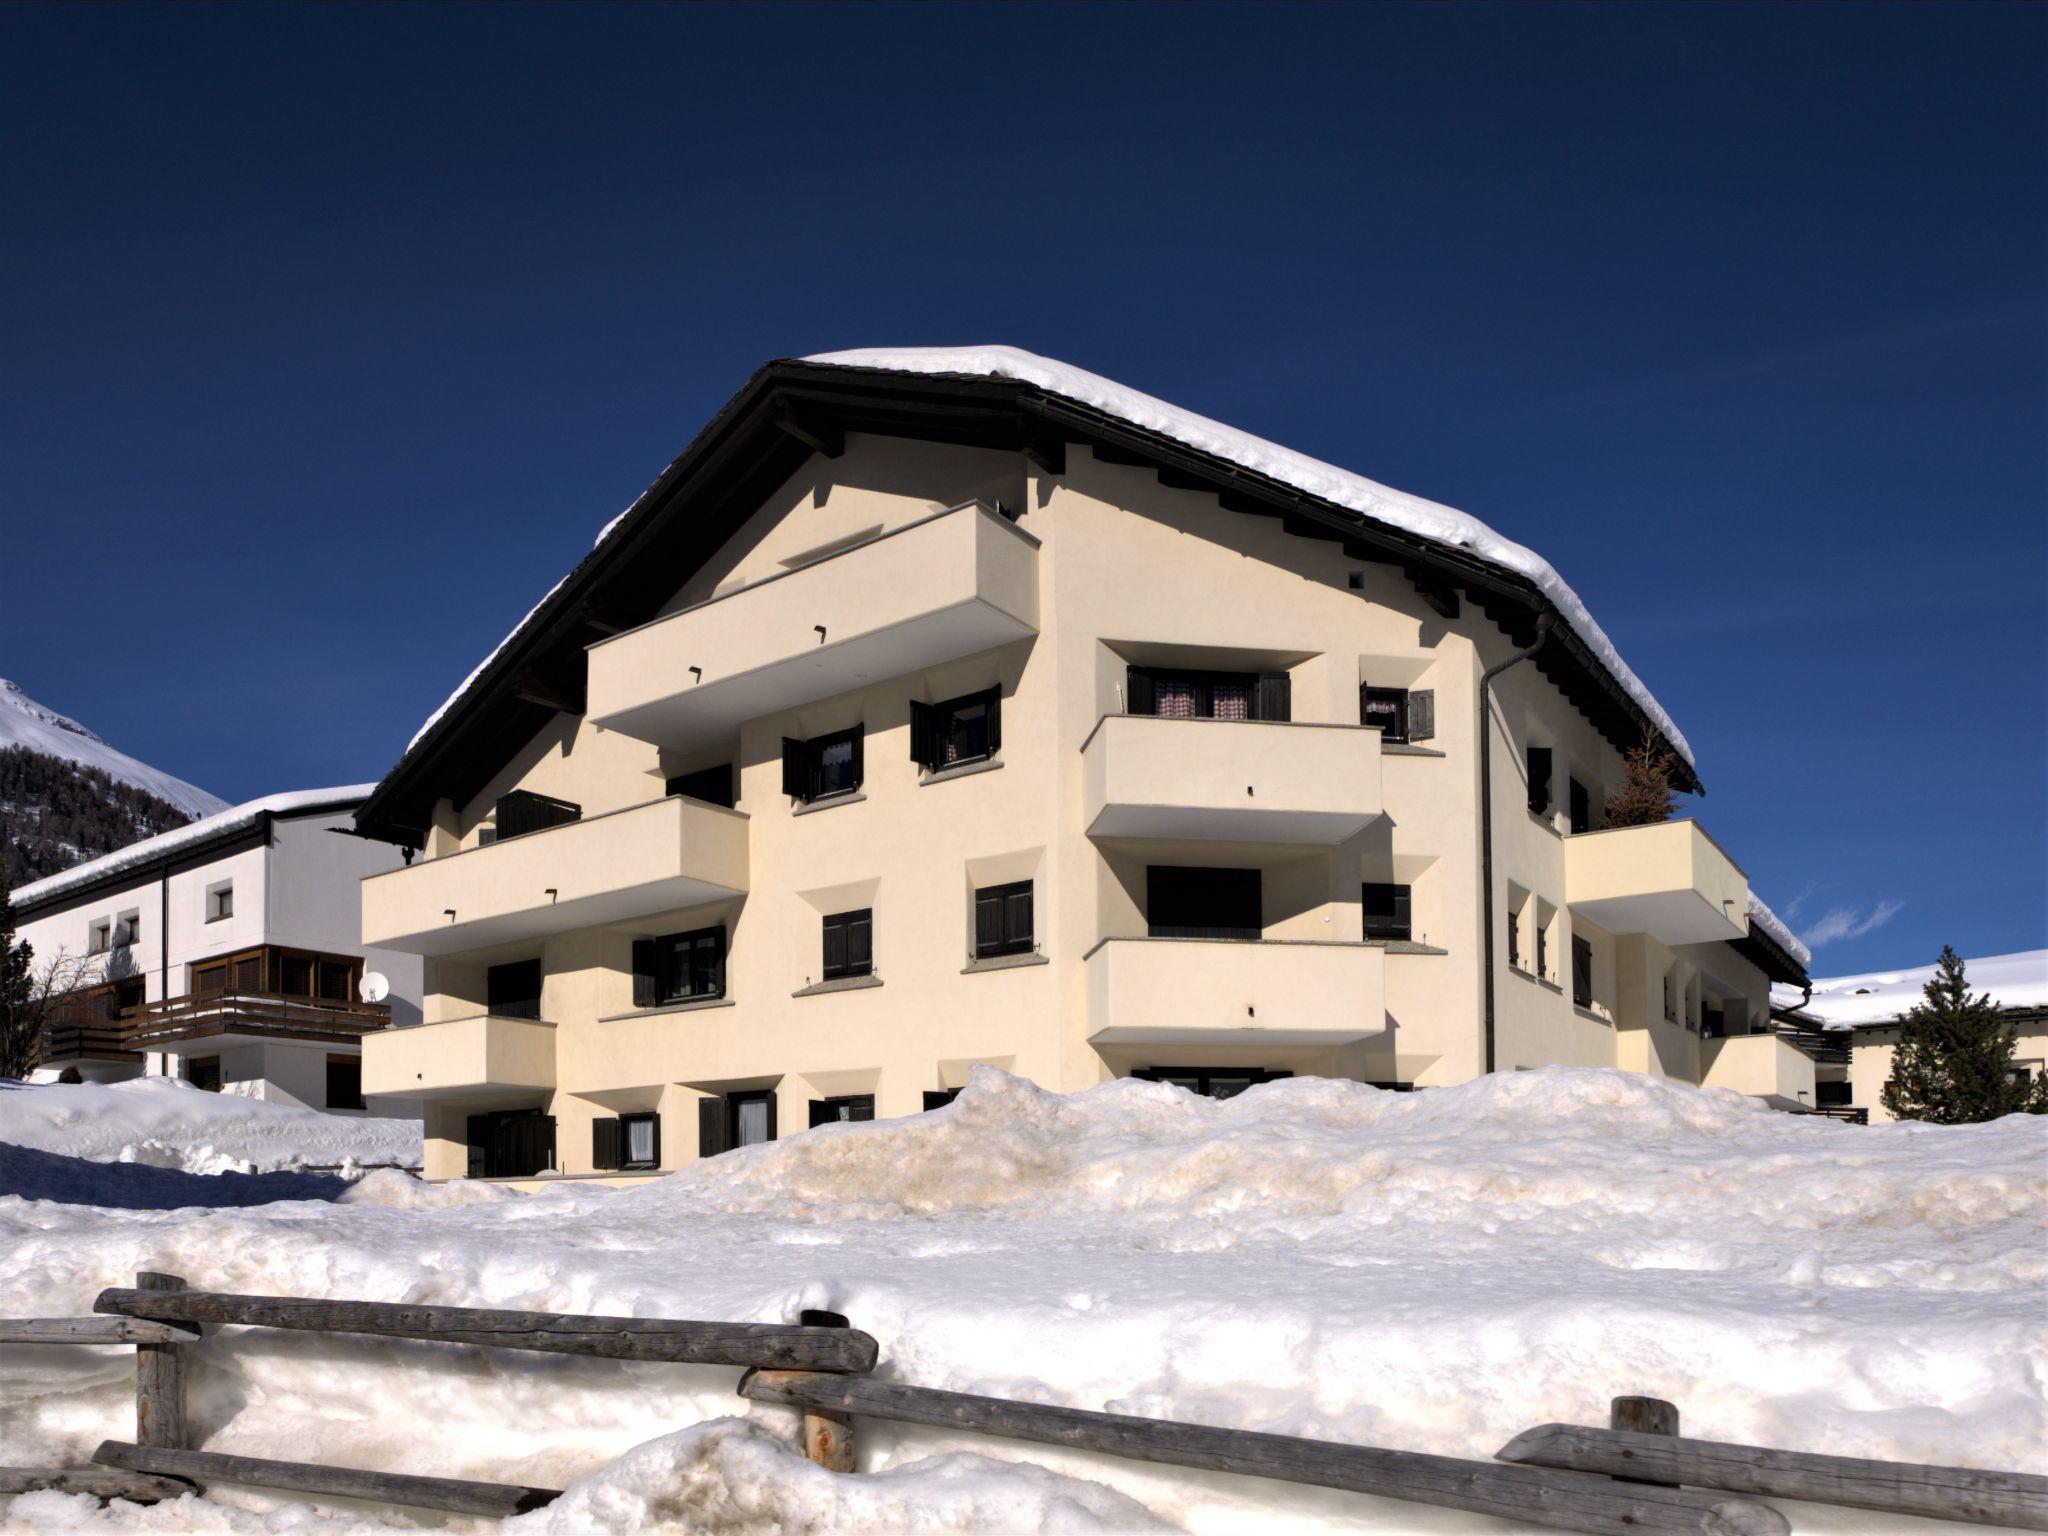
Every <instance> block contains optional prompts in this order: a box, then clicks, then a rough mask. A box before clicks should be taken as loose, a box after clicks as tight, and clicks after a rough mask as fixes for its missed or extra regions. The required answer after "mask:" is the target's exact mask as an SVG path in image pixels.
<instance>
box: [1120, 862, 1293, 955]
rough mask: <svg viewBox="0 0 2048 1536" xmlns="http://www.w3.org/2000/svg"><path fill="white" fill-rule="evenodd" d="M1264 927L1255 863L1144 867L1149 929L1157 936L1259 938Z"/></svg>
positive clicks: (1147, 928)
mask: <svg viewBox="0 0 2048 1536" xmlns="http://www.w3.org/2000/svg"><path fill="white" fill-rule="evenodd" d="M1263 927H1264V916H1263V912H1262V908H1261V904H1260V891H1259V872H1258V871H1257V870H1256V869H1200V868H1193V867H1189V866H1186V865H1178V864H1154V865H1151V866H1149V867H1148V868H1147V869H1146V870H1145V931H1146V932H1147V933H1149V934H1150V935H1151V936H1152V937H1153V938H1155V939H1256V938H1258V937H1259V936H1260V933H1261V932H1262V931H1263Z"/></svg>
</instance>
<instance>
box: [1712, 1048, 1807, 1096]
mask: <svg viewBox="0 0 2048 1536" xmlns="http://www.w3.org/2000/svg"><path fill="white" fill-rule="evenodd" d="M1813 1081H1814V1069H1813V1058H1812V1057H1811V1056H1809V1055H1807V1054H1806V1053H1805V1052H1804V1051H1802V1050H1800V1049H1799V1048H1798V1047H1797V1046H1796V1045H1794V1044H1792V1042H1791V1041H1789V1040H1787V1039H1785V1038H1784V1037H1783V1036H1782V1035H1776V1034H1763V1035H1730V1036H1728V1037H1727V1038H1726V1039H1722V1040H1702V1041H1701V1042H1700V1086H1701V1087H1702V1088H1733V1089H1734V1090H1735V1091H1736V1092H1737V1093H1746V1094H1748V1095H1749V1096H1750V1097H1751V1098H1756V1099H1763V1100H1765V1101H1766V1102H1768V1103H1770V1104H1772V1105H1774V1106H1776V1107H1777V1108H1779V1109H1811V1108H1812V1107H1813V1103H1814V1091H1813Z"/></svg>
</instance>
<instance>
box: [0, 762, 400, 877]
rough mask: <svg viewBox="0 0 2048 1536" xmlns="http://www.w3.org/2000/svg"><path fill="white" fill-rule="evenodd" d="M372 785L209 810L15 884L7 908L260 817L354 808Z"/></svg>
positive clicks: (306, 792)
mask: <svg viewBox="0 0 2048 1536" xmlns="http://www.w3.org/2000/svg"><path fill="white" fill-rule="evenodd" d="M376 787H377V786H376V785H374V784H345V785H341V786H339V787H337V788H334V789H293V790H286V791H284V792H283V793H281V794H275V795H264V796H262V797H261V798H260V799H256V800H245V801H243V802H242V803H241V804H240V805H231V806H229V807H228V808H227V809H226V810H224V811H216V812H214V813H213V815H211V816H202V817H201V818H200V819H199V820H197V821H189V822H187V823H186V824H185V825H184V826H182V827H173V828H172V829H171V830H170V831H168V832H159V833H158V834H157V835H156V836H155V837H146V838H144V839H143V840H142V841H141V842H139V843H130V844H129V845H128V846H127V847H126V848H116V849H115V850H114V851H113V852H112V853H103V854H101V855H100V856H99V857H98V858H96V859H88V860H86V862H85V863H83V864H74V865H72V866H71V868H69V869H64V870H59V871H58V872H57V873H56V874H54V875H45V876H44V877H43V878H42V879H40V880H31V881H30V882H29V883H28V884H27V885H23V886H17V887H16V888H15V889H14V891H13V892H12V893H11V895H10V897H9V902H8V904H9V905H10V906H26V905H28V904H30V903H32V902H37V901H43V900H46V899H47V898H49V897H52V896H61V895H63V894H64V893H65V892H66V891H69V890H73V889H75V888H77V887H79V886H85V885H90V884H92V883H93V882H94V881H95V880H101V879H104V878H105V877H107V876H109V875H117V874H119V873H121V872H122V871H123V870H126V869H133V868H135V867H137V866H139V865H143V864H147V863H149V862H150V861H151V860H152V859H159V858H163V857H166V856H167V855H170V854H173V853H176V852H177V851H178V850H179V849H180V848H185V847H190V846H192V845H194V844H197V843H203V842H206V841H208V840H209V839H211V838H214V837H218V836H221V835H222V834H224V833H228V832H233V831H236V830H238V829H240V828H241V827H244V826H254V825H255V824H256V822H257V821H258V820H259V819H260V818H262V817H264V816H282V815H289V814H291V813H292V812H294V811H311V810H322V809H327V808H329V807H332V806H339V805H351V804H360V803H361V802H363V801H364V800H367V799H369V797H370V791H371V790H373V789H375V788H376Z"/></svg>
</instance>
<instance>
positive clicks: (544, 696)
mask: <svg viewBox="0 0 2048 1536" xmlns="http://www.w3.org/2000/svg"><path fill="white" fill-rule="evenodd" d="M512 692H513V695H514V697H516V698H521V699H524V700H526V702H527V703H529V704H538V705H540V706H541V707H542V708H543V709H554V710H560V711H561V712H562V713H564V714H569V715H580V714H582V713H583V701H582V700H581V699H578V698H574V697H572V696H571V695H570V694H569V693H568V692H566V691H565V690H563V689H560V688H557V687H555V686H554V685H553V684H552V683H550V682H549V681H548V680H547V679H546V678H544V677H542V676H541V675H540V674H539V673H538V672H522V673H520V674H519V676H518V678H517V680H516V681H514V683H513V684H512Z"/></svg>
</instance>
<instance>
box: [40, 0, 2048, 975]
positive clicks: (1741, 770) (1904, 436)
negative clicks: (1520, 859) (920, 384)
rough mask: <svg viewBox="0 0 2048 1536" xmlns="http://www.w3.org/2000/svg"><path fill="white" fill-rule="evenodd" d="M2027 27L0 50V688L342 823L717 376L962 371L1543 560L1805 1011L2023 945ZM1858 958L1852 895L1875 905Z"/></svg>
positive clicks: (228, 23) (648, 16) (1101, 32)
mask: <svg viewBox="0 0 2048 1536" xmlns="http://www.w3.org/2000/svg"><path fill="white" fill-rule="evenodd" d="M2044 59H2048V9H2044V8H2043V7H2040V6H1998V7H1992V8H1986V9H1974V8H1971V7H1968V6H1946V7H1941V8H1925V9H1923V8H1918V7H1912V6H1887V7H1883V8H1875V9H1853V8H1846V7H1800V8H1792V9H1778V8H1772V7H1765V6H1740V7H1729V8H1725V9H1711V10H1710V9H1687V8H1674V7H1668V6H1666V7H1657V8H1653V9H1640V10H1638V9H1627V8H1620V7H1611V6H1580V7H1575V8H1571V9H1545V8H1538V7H1523V8H1516V9H1505V10H1496V9H1489V8H1485V7H1476V6H1459V7H1451V8H1443V9H1411V8H1389V7H1379V8H1373V7H1364V6H1354V7H1343V8H1335V7H1332V8H1309V7H1273V8H1267V9H1233V8H1227V7H1221V6H1202V7H1199V8H1192V9H1175V8H1168V7H1146V6H1123V7H1119V8H1116V9H1108V10H1093V9H1087V8H1068V7H1061V6H1054V5H1036V6H1031V7H1029V8H1019V9H1004V8H987V7H978V8H952V9H947V8H939V7H917V8H910V9H903V10H892V9H854V8H850V7H848V8H833V9H805V8H801V7H794V6H778V7H772V8H763V9H755V10H729V9H716V8H709V7H693V8H689V9H672V10H662V9H651V8H623V9H590V8H553V9H544V10H517V9H509V10H508V9H486V8H468V7H463V8H440V9H429V8H423V7H391V6H380V7H363V8H359V9H323V8H312V7H299V8H291V9H262V8H256V7H247V6H235V7H216V8H207V9H190V10H145V9H136V8H129V7H118V8H80V7H67V8H62V9H46V10H38V9H25V8H18V7H10V8H7V9H4V10H0V132H4V141H0V142H4V151H0V221H4V222H0V317H4V319H0V518H4V541H0V675H5V676H9V677H12V678H14V679H16V680H17V681H18V682H20V683H21V684H22V685H23V686H24V687H25V688H26V689H27V690H28V691H29V693H30V694H32V695H33V696H34V697H36V698H38V699H40V700H42V701H43V702H44V703H46V704H49V705H51V706H53V707H56V708H59V709H62V710H65V711H68V712H70V713H72V714H75V715H78V716H79V717H81V718H82V719H84V720H85V721H87V722H88V723H90V724H91V725H93V726H94V727H95V728H96V729H98V730H99V731H100V732H101V733H102V734H103V735H105V736H107V737H108V738H109V739H110V740H111V741H113V742H114V743H115V744H116V745H117V746H120V747H122V748H124V749H125V750H127V751H130V752H133V753H135V754H136V755H138V756H140V757H142V758H144V759H146V760H148V761H150V762H152V763H155V764H158V765H160V766H162V767H164V768H166V769H169V770H171V771H172V772H175V773H178V774H180V775H182V776H184V777H186V778H189V779H191V780H193V781H195V782H197V783H200V784H203V785H205V786H207V787H208V788H210V789H212V790H214V791H215V792H216V793H218V794H221V795H224V796H226V797H228V798H230V799H240V798H245V797H247V796H251V795H255V794H260V793H264V792H267V791H270V790H274V789H279V788H292V787H303V786H308V785H314V784H331V783H345V782H349V781H351V780H355V779H374V778H376V777H378V776H380V775H381V774H382V773H383V772H384V771H385V770H386V769H387V768H388V767H389V766H390V765H391V763H392V762H393V761H394V760H395V759H396V757H397V755H398V753H399V751H400V749H401V748H402V747H403V745H404V743H405V741H406V739H407V738H408V737H409V736H410V735H411V733H412V731H413V730H414V728H415V727H416V726H417V725H418V723H419V722H420V720H421V719H422V718H423V717H424V716H425V715H426V714H427V712H428V711H429V710H431V709H432V708H433V707H434V706H435V705H436V704H437V703H438V702H439V701H440V700H441V698H442V697H443V696H444V695H445V694H446V693H447V692H448V690H449V689H450V688H451V687H452V686H453V685H454V683H455V682H456V681H457V680H459V679H460V678H461V677H462V676H463V674H464V673H465V672H466V671H467V670H468V669H469V667H470V666H471V665H473V664H474V663H475V661H476V660H477V659H478V658H479V657H480V656H481V655H482V654H483V652H484V651H485V650H487V649H488V648H489V647H490V646H491V645H493V644H495V643H496V641H497V640H498V638H499V637H500V635H502V634H503V632H504V631H505V630H506V629H507V628H508V627H509V626H510V625H511V624H512V623H513V622H514V621H515V620H516V619H517V618H518V617H519V615H520V614H522V613H523V612H524V611H525V610H526V608H527V607H528V605H529V604H530V603H531V602H532V601H533V600H534V599H535V598H536V597H537V596H538V595H539V594H540V593H541V592H542V591H544V590H545V589H546V588H547V587H548V585H549V584H550V583H552V582H553V581H554V580H555V578H556V577H557V576H559V575H560V574H561V573H562V572H563V571H564V570H566V569H567V568H568V566H569V565H570V564H571V563H573V562H574V561H575V560H576V559H577V558H578V557H579V556H580V555H581V553H582V552H583V551H584V550H585V549H586V548H587V547H588V546H589V543H590V540H591V538H592V536H593V535H594V534H595V532H596V530H597V529H598V528H599V527H600V526H601V525H602V524H603V523H604V522H605V521H606V520H607V519H609V518H610V517H611V516H612V515H613V514H615V513H616V512H617V511H619V509H620V508H622V507H623V506H625V505H626V504H627V502H629V501H630V500H631V499H632V498H633V496H634V495H636V494H637V493H638V492H639V491H640V490H641V488H642V487H643V486H644V485H645V484H646V483H647V482H648V481H649V480H650V479H651V478H652V477H653V476H654V475H655V474H656V473H657V472H658V471H659V470H660V469H661V467H662V466H663V465H664V464H665V463H666V462H667V461H668V459H669V458H670V457H671V456H672V455H673V454H674V453H675V452H676V451H677V450H678V449H679V448H681V447H682V445H683V444H684V443H685V442H686V441H688V439H689V438H690V436H691V435H692V433H694V432H695V430H696V429H697V427H698V426H699V425H700V424H701V423H702V422H703V421H704V419H705V418H706V417H707V416H708V415H709V414H710V413H711V412H712V411H713V410H714V409H716V407H717V406H718V405H719V403H720V402H721V401H722V400H723V399H724V398H725V397H726V396H727V395H728V394H729V393H730V392H731V391H732V390H733V389H734V388H735V387H737V386H738V384H739V383H740V381H741V380H742V379H744V378H745V377H746V375H747V373H748V372H749V370H751V369H752V368H753V367H754V366H755V365H756V364H758V363H760V362H762V361H764V360H766V359H768V358H773V357H779V356H788V355H792V354H801V353H806V352H814V351H820V350H824V349H827V348H836V347H846V346H862V345H885V344H897V345H902V344H937V343H949V344H950V343H962V342H981V341H1005V342H1010V343H1013V344H1015V345H1018V346H1023V347H1028V348H1031V349H1033V350H1035V351H1040V352H1044V353H1049V354H1051V355H1053V356H1057V357H1062V358H1066V359H1068V360H1071V361H1073V362H1076V363H1079V364H1082V365H1083V366H1086V367H1089V368H1092V369H1095V370H1096V371H1098V372H1102V373H1107V374H1109V375H1111V376H1112V377H1115V378H1118V379H1121V380H1123V381H1125V382H1127V383H1130V384H1133V385H1136V386H1138V387H1140V388H1143V389H1146V390H1150V391H1152V392H1154V393H1157V394H1161V395H1164V396H1166V397H1168V398H1169V399H1173V400H1175V401H1178V402H1180V403H1182V404H1185V405H1187V406H1190V407H1192V408H1194V409H1197V410H1200V411H1203V412H1205V413H1208V414H1210V415H1213V416H1217V417H1221V418H1222V419H1224V420H1227V421H1230V422H1232V423H1234V424H1237V425H1240V426H1243V427H1245V428H1248V429H1250V430H1253V431H1256V432H1259V433H1262V434H1264V435H1267V436H1270V437H1273V438H1277V439H1279V440H1281V441H1283V442H1285V443H1287V444H1289V445H1290V446H1293V447H1297V448H1300V449H1303V450H1305V451H1307V452H1310V453H1314V454H1317V455H1320V456H1322V457H1324V458H1328V459H1331V460H1334V461H1336V462H1337V463H1340V464H1343V465H1346V466H1348V467H1351V468H1354V469H1357V470H1360V471H1361V472H1363V473H1366V474H1369V475H1371V476H1373V477H1375V478H1377V479H1380V480H1383V481H1386V482H1388V483H1390V484H1393V485H1397V486H1400V487H1402V488H1404V489H1408V490H1412V491H1416V492H1419V493H1421V494H1424V495H1428V496H1433V497H1436V498H1438V499H1441V500H1444V501H1448V502H1450V503H1452V504H1453V505H1456V506H1460V507H1464V508H1466V509H1468V510H1470V511H1473V512H1475V513H1477V514H1478V515H1480V516H1481V517H1484V518H1485V519H1487V520H1488V521H1490V522H1491V523H1493V524H1494V525H1495V526H1496V527H1498V528H1500V529H1501V530H1502V531H1504V532H1506V533H1508V534H1509V535H1511V536H1513V537H1515V538H1518V539H1521V540H1523V541H1524V542H1526V543H1528V544H1530V545H1532V546H1534V547H1535V548H1537V549H1538V550H1540V551H1542V552H1543V553H1544V554H1546V555H1547V556H1549V558H1550V559H1551V560H1552V561H1553V562H1554V563H1555V564H1556V565H1557V566H1558V567H1559V568H1560V569H1561V570H1562V571H1563V572H1564V574H1565V576H1566V578H1567V579H1568V580H1569V581H1571V582H1572V583H1573V584H1574V585H1575V586H1576V587H1577V588H1578V590H1579V592H1580V593H1581V594H1582V595H1583V596H1584V597H1585V598H1586V600H1587V601H1588V603H1589V604H1590V605H1591V606H1592V608H1593V610H1594V612H1595V613H1596V614H1597V615H1598V616H1599V618H1600V620H1601V622H1602V623H1603V624H1604V625H1605V626H1606V627H1607V629H1608V631H1609V632H1610V633H1611V634H1612V635H1613V636H1614V637H1615V639H1616V640H1617V642H1618V643H1619V644H1620V646H1621V648H1622V650H1623V653H1624V654H1625V655H1626V656H1627V657H1628V658H1629V660H1630V662H1631V664H1632V665H1633V666H1634V667H1635V668H1636V670H1637V671H1638V672H1640V673H1641V674H1642V676H1643V677H1644V678H1645V679H1646V680H1647V681H1648V682H1649V684H1650V685H1651V687H1652V688H1653V689H1655V690H1656V692H1657V694H1658V695H1659V697H1660V698H1661V699H1662V700H1663V702H1664V703H1665V705H1666V706H1667V707H1668V708H1669V709H1670V710H1671V711H1672V713H1673V714H1674V715H1675V716H1676V717H1677V719H1678V721H1679V723H1680V725H1681V726H1682V727H1683V728H1684V729H1685V730H1686V732H1687V733H1688V734H1689V736H1690V737H1691V739H1692V741H1693V743H1694V746H1695V748H1696V749H1697V751H1698V754H1699V759H1700V765H1701V769H1702V772H1703V774H1704V776H1705V779H1706V782H1707V787H1708V791H1709V793H1708V796H1707V798H1706V800H1705V801H1704V802H1703V803H1702V804H1701V805H1700V807H1699V813H1700V815H1701V816H1702V818H1703V819H1704V821H1705V822H1706V824H1707V825H1708V826H1709V827H1710V828H1712V829H1713V830H1714V832H1715V833H1716V834H1717V836H1719V837H1720V838H1721V839H1722V840H1723V841H1724V842H1726V843H1727V844H1728V845H1729V846H1730V847H1731V848H1732V849H1734V850H1735V851H1736V853H1737V856H1738V857H1739V858H1740V859H1741V861H1742V862H1743V863H1744V865H1745V866H1746V867H1747V869H1748V870H1749V873H1750V876H1751V879H1752V881H1753V882H1754V883H1755V884H1756V886H1757V887H1758V889H1759V890H1761V891H1762V892H1763V893H1764V894H1765V896H1766V898H1767V899H1769V900H1771V901H1773V902H1774V903H1775V904H1776V905H1777V906H1778V907H1779V910H1780V911H1781V912H1789V915H1791V916H1792V918H1793V920H1794V922H1795V925H1796V926H1799V927H1800V928H1802V929H1811V928H1812V927H1814V926H1815V925H1816V924H1819V923H1822V922H1823V921H1825V920H1827V919H1828V915H1829V914H1830V913H1831V912H1840V913H1843V914H1848V915H1847V916H1846V917H1842V918H1838V919H1836V920H1834V921H1832V922H1831V923H1829V926H1830V927H1832V928H1838V929H1839V928H1848V929H1850V930H1854V929H1857V928H1862V927H1866V925H1870V924H1871V923H1872V922H1873V920H1874V919H1875V920H1876V923H1875V926H1868V927H1867V931H1864V932H1862V933H1861V934H1860V935H1858V934H1856V933H1854V932H1853V931H1852V932H1850V933H1849V934H1846V935H1845V936H1843V937H1839V938H1836V939H1834V940H1833V941H1832V942H1829V943H1826V944H1824V945H1822V946H1821V947H1820V948H1819V950H1818V953H1817V955H1816V960H1815V970H1816V972H1817V973H1818V974H1835V973H1840V972H1843V971H1849V970H1858V969H1864V968H1867V967H1872V966H1880V965H1889V964H1919V963H1924V962H1926V961H1928V960H1930V959H1932V958H1933V953H1934V951H1935V950H1936V949H1937V948H1938V946H1939V945H1940V944H1942V943H1943V942H1945V941H1946V942H1952V943H1954V944H1956V945H1957V946H1958V948H1960V949H1962V950H1963V951H1964V952H1965V953H1966V954H1967V953H1979V954H1981V953H1990V952H1998V951H2004V950H2011V949H2019V948H2025V947H2033V946H2037V945H2040V944H2042V943H2044V942H2048V816H2044V811H2048V782H2044V780H2048V774H2044V770H2048V713H2044V711H2048V598H2044V592H2048V506H2044V502H2048V447H2044V443H2048V241H2044V218H2048V200H2044V191H2048V109H2044V101H2048V91H2044V89H2043V86H2044ZM1886 914H1889V915H1888V916H1887V915H1886Z"/></svg>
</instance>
